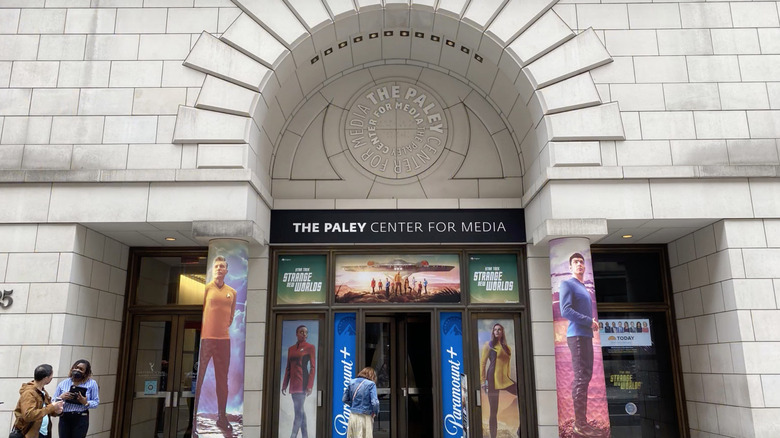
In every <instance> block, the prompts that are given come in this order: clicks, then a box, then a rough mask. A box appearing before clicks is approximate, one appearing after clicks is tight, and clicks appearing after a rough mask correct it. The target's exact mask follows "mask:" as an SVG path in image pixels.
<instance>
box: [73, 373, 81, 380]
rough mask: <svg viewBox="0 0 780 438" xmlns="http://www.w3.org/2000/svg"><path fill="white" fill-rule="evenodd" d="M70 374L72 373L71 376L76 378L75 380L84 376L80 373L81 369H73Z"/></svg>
mask: <svg viewBox="0 0 780 438" xmlns="http://www.w3.org/2000/svg"><path fill="white" fill-rule="evenodd" d="M72 375H73V378H74V379H76V380H81V379H83V378H84V373H82V372H81V371H73V374H72Z"/></svg>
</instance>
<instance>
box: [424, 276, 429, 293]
mask: <svg viewBox="0 0 780 438" xmlns="http://www.w3.org/2000/svg"><path fill="white" fill-rule="evenodd" d="M423 288H424V289H425V295H428V279H427V278H423Z"/></svg>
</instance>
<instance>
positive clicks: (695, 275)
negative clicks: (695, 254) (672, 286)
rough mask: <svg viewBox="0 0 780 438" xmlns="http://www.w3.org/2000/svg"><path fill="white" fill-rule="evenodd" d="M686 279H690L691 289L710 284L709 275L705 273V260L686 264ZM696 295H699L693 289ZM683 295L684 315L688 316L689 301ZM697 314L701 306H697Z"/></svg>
mask: <svg viewBox="0 0 780 438" xmlns="http://www.w3.org/2000/svg"><path fill="white" fill-rule="evenodd" d="M688 277H689V278H690V279H691V287H693V288H698V287H701V286H704V285H706V284H708V283H709V282H710V277H709V273H708V272H707V259H696V260H694V261H692V262H690V263H688ZM694 291H696V293H700V291H697V290H696V289H694ZM685 298H686V296H685V295H683V302H684V304H685V315H686V316H690V311H689V310H690V309H688V304H689V302H690V301H689V300H686V299H685ZM697 310H698V311H699V314H701V305H698V306H697Z"/></svg>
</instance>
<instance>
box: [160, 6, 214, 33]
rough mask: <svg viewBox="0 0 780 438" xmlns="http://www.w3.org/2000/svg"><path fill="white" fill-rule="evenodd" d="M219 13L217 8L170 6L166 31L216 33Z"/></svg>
mask: <svg viewBox="0 0 780 438" xmlns="http://www.w3.org/2000/svg"><path fill="white" fill-rule="evenodd" d="M218 13H219V9H217V8H170V9H168V27H167V29H166V32H167V33H169V34H175V33H190V34H192V33H201V32H209V33H216V32H217V17H218Z"/></svg>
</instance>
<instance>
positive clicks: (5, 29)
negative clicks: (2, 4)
mask: <svg viewBox="0 0 780 438" xmlns="http://www.w3.org/2000/svg"><path fill="white" fill-rule="evenodd" d="M20 14H21V9H1V10H0V34H15V33H16V31H17V30H18V29H19V15H20Z"/></svg>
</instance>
